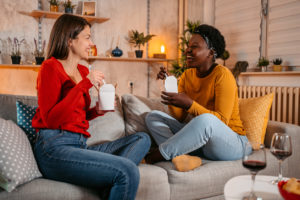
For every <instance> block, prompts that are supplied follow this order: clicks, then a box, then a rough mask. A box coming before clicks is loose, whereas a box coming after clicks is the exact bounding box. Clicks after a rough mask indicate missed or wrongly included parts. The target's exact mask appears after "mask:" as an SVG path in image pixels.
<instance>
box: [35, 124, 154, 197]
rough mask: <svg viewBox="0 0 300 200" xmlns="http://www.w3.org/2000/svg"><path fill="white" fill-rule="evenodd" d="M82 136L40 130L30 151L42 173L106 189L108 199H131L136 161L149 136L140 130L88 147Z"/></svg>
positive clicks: (135, 182) (146, 147) (145, 149)
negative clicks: (32, 150)
mask: <svg viewBox="0 0 300 200" xmlns="http://www.w3.org/2000/svg"><path fill="white" fill-rule="evenodd" d="M86 140H87V138H85V137H84V136H83V135H82V134H78V133H72V132H68V131H63V130H51V129H42V130H40V132H39V134H38V140H37V142H36V144H35V149H34V153H35V157H36V160H37V163H38V166H39V169H40V171H41V172H42V174H43V176H44V177H45V178H48V179H53V180H57V181H62V182H68V183H72V184H77V185H81V186H86V187H91V188H96V189H99V193H100V191H103V190H104V191H107V192H106V193H107V194H106V195H107V196H108V197H106V198H108V199H115V200H119V199H134V198H135V195H136V192H137V189H138V184H139V178H140V177H139V169H138V167H137V165H138V164H139V163H140V161H141V160H142V159H143V157H144V156H145V155H146V153H147V152H148V150H149V148H150V143H151V142H150V137H149V136H148V135H147V134H146V133H142V132H140V133H136V134H133V135H130V136H126V137H123V138H120V139H118V140H115V141H112V142H107V143H103V144H99V145H94V146H90V147H89V146H87V145H86ZM108 193H109V194H108Z"/></svg>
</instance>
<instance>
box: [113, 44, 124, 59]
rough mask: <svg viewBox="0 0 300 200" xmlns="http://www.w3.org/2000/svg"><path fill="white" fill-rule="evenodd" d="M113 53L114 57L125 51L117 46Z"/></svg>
mask: <svg viewBox="0 0 300 200" xmlns="http://www.w3.org/2000/svg"><path fill="white" fill-rule="evenodd" d="M111 54H112V55H113V56H114V57H121V56H122V55H123V51H122V50H121V49H119V47H118V46H117V47H116V48H115V49H114V50H112V52H111Z"/></svg>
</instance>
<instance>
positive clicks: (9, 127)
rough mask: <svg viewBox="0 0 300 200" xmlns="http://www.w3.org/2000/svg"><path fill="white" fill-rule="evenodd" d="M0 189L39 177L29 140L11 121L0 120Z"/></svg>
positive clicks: (13, 187)
mask: <svg viewBox="0 0 300 200" xmlns="http://www.w3.org/2000/svg"><path fill="white" fill-rule="evenodd" d="M0 176H1V181H0V187H2V188H3V189H5V190H7V191H8V192H11V191H12V190H14V189H15V187H16V186H18V185H20V184H23V183H26V182H28V181H31V180H32V179H34V178H37V177H41V176H42V175H41V173H40V171H39V170H38V167H37V164H36V161H35V159H34V155H33V152H32V149H31V146H30V143H29V140H28V138H27V136H26V134H25V133H24V132H23V130H22V129H21V128H20V127H18V126H17V125H16V124H15V123H14V122H13V121H10V120H9V121H8V120H5V119H1V118H0Z"/></svg>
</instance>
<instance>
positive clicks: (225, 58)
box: [221, 49, 230, 66]
mask: <svg viewBox="0 0 300 200" xmlns="http://www.w3.org/2000/svg"><path fill="white" fill-rule="evenodd" d="M229 57H230V53H229V51H227V50H226V49H225V51H224V52H223V54H222V56H221V59H222V60H223V65H224V66H225V61H226V60H227V59H228V58H229Z"/></svg>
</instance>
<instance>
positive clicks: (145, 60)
mask: <svg viewBox="0 0 300 200" xmlns="http://www.w3.org/2000/svg"><path fill="white" fill-rule="evenodd" d="M95 60H101V61H123V62H170V61H173V59H158V58H123V57H111V58H109V57H100V56H90V57H89V61H95Z"/></svg>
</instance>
